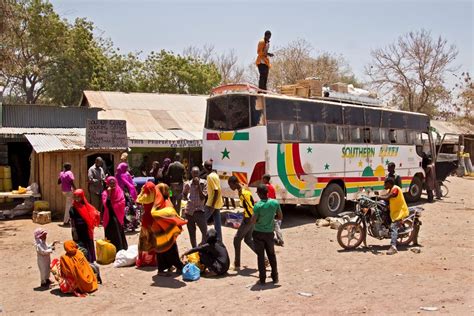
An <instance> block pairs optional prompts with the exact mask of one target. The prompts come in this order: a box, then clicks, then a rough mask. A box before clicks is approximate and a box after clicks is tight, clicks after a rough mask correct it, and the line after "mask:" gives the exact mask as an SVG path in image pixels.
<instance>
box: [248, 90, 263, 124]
mask: <svg viewBox="0 0 474 316" xmlns="http://www.w3.org/2000/svg"><path fill="white" fill-rule="evenodd" d="M263 100H264V99H263V97H260V98H259V99H257V97H255V96H251V97H250V111H251V116H250V118H251V122H250V126H252V127H253V126H259V125H260V126H262V125H265V116H264V115H263Z"/></svg>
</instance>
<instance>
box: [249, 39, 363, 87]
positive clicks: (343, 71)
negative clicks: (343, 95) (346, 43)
mask: <svg viewBox="0 0 474 316" xmlns="http://www.w3.org/2000/svg"><path fill="white" fill-rule="evenodd" d="M313 51H314V50H313V47H312V46H311V44H309V43H308V42H307V41H306V40H304V39H297V40H295V41H292V42H290V43H288V45H286V46H284V47H281V48H277V49H276V50H275V51H274V52H273V53H274V54H275V57H273V58H272V60H271V64H272V68H271V70H270V76H269V86H270V87H272V88H276V87H278V86H281V85H285V84H293V83H296V81H297V80H301V79H305V78H309V77H314V78H318V79H321V80H322V81H323V82H324V83H334V82H345V83H352V84H355V85H358V86H360V84H359V83H358V82H357V80H356V78H355V76H354V75H353V74H352V72H351V70H350V67H349V66H348V65H347V62H346V61H345V60H344V58H343V57H341V56H335V55H333V54H330V53H321V54H319V55H314V53H313ZM253 67H254V68H256V67H255V65H253Z"/></svg>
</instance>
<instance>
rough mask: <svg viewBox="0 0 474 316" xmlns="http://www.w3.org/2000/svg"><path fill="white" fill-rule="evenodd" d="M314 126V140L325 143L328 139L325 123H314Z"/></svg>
mask: <svg viewBox="0 0 474 316" xmlns="http://www.w3.org/2000/svg"><path fill="white" fill-rule="evenodd" d="M312 128H313V142H315V143H324V142H325V141H326V131H325V129H324V125H321V124H312Z"/></svg>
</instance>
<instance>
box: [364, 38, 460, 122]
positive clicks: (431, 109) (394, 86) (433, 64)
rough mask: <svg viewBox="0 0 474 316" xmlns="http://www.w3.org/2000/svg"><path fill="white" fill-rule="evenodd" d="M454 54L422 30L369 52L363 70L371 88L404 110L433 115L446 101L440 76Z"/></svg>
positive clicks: (439, 40) (453, 51)
mask: <svg viewBox="0 0 474 316" xmlns="http://www.w3.org/2000/svg"><path fill="white" fill-rule="evenodd" d="M457 54H458V52H457V49H456V47H455V46H454V45H448V42H447V41H446V40H445V39H443V38H441V37H438V38H436V39H434V38H433V37H432V36H431V33H430V32H429V31H426V30H423V29H422V30H421V31H417V32H410V33H408V34H405V35H402V36H400V37H399V38H398V40H397V41H396V42H395V43H393V44H390V45H388V46H387V47H385V48H379V49H375V50H373V51H371V56H372V62H371V63H370V65H369V66H367V67H366V73H367V74H368V75H369V76H370V78H371V80H372V82H371V83H372V84H373V86H374V87H375V88H377V89H378V90H379V92H381V93H382V94H383V95H385V96H386V97H387V98H390V99H392V100H394V102H395V103H396V105H397V106H398V107H399V108H401V109H404V110H409V111H412V112H423V113H426V114H429V115H435V114H436V112H437V107H438V106H439V105H440V104H442V103H446V102H448V101H449V91H448V90H447V89H446V88H445V86H444V75H445V73H446V72H447V71H454V70H455V69H454V68H452V67H451V64H452V62H453V61H454V60H455V58H456V56H457Z"/></svg>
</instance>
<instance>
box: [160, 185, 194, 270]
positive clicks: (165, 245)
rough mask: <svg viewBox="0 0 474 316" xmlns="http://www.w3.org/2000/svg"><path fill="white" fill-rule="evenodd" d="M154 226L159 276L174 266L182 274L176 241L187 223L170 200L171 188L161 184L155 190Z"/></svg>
mask: <svg viewBox="0 0 474 316" xmlns="http://www.w3.org/2000/svg"><path fill="white" fill-rule="evenodd" d="M151 216H152V217H153V220H154V221H153V225H152V227H151V229H152V231H153V233H154V235H155V242H156V248H155V249H156V252H157V255H156V259H157V261H158V274H165V275H167V273H166V272H165V270H168V272H169V270H170V269H171V268H172V267H173V266H174V267H175V268H176V269H178V273H181V270H182V269H183V263H182V262H181V260H180V258H179V252H178V245H177V244H176V239H177V238H178V236H179V235H180V234H181V232H182V231H183V228H182V226H183V225H186V223H187V221H186V220H184V219H182V218H181V217H180V216H179V215H178V214H177V213H176V211H175V209H174V208H173V204H172V203H171V201H170V199H169V187H168V185H166V184H164V183H160V184H158V185H157V186H156V189H155V203H154V205H153V208H152V210H151Z"/></svg>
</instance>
